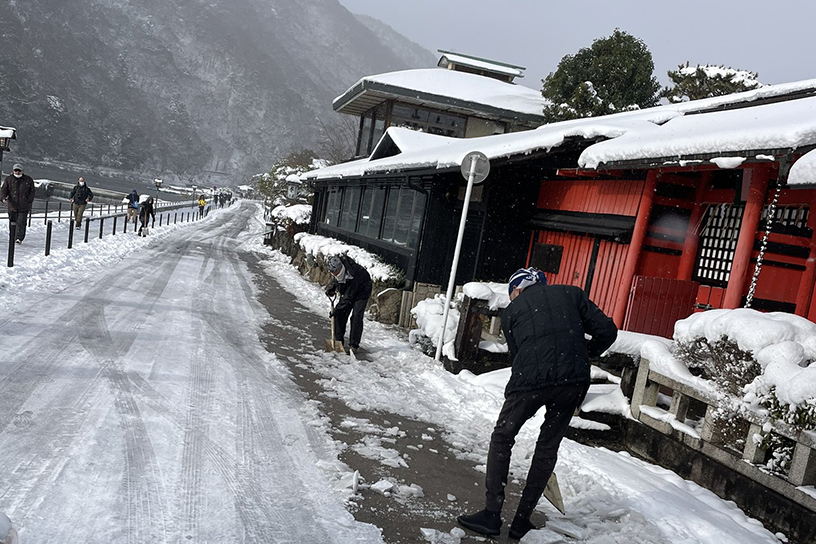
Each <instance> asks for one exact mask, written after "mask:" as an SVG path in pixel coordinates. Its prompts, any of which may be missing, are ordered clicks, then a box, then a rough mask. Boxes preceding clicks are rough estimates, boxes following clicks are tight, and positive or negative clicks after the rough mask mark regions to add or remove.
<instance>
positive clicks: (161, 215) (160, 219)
mask: <svg viewBox="0 0 816 544" xmlns="http://www.w3.org/2000/svg"><path fill="white" fill-rule="evenodd" d="M162 217H164V214H160V215H159V226H160V227H161V223H162Z"/></svg>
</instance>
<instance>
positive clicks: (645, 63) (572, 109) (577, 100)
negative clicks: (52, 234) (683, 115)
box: [541, 29, 660, 122]
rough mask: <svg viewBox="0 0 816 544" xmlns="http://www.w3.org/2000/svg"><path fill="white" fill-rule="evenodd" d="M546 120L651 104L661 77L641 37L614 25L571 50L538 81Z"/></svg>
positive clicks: (550, 120)
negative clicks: (607, 32) (588, 43)
mask: <svg viewBox="0 0 816 544" xmlns="http://www.w3.org/2000/svg"><path fill="white" fill-rule="evenodd" d="M542 83H543V87H542V89H541V95H542V96H543V97H544V98H546V99H548V100H549V101H550V102H551V104H549V105H548V106H546V107H545V108H544V115H545V117H546V118H547V121H548V122H554V121H563V120H566V119H576V118H579V117H593V116H596V115H605V114H609V113H615V112H619V111H626V110H632V109H640V108H646V107H651V106H655V105H657V103H658V100H659V99H660V96H659V94H658V93H659V91H660V83H658V81H657V79H656V78H655V77H654V62H653V61H652V54H651V53H650V52H649V48H648V47H646V44H645V43H643V41H642V40H640V39H638V38H636V37H634V36H632V35H631V34H628V33H627V32H624V31H622V30H620V29H615V31H614V32H613V33H612V35H611V36H609V37H607V38H599V39H597V40H595V41H594V42H592V45H591V46H590V47H588V48H583V49H580V50H579V51H578V53H576V54H575V55H566V56H565V57H564V58H562V59H561V62H559V63H558V68H557V69H556V70H555V72H551V73H550V74H549V75H548V76H547V78H546V79H544V80H543V81H542Z"/></svg>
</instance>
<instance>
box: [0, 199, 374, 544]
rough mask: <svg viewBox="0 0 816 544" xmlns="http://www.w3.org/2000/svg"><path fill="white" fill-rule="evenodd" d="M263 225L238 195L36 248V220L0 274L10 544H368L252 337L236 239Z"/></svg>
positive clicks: (303, 405) (255, 314)
mask: <svg viewBox="0 0 816 544" xmlns="http://www.w3.org/2000/svg"><path fill="white" fill-rule="evenodd" d="M157 224H158V222H157ZM57 228H58V229H59V230H60V234H61V235H64V234H65V229H67V228H68V227H67V225H64V224H63V225H62V226H60V227H57ZM263 229H264V223H263V221H262V212H261V210H260V207H259V206H258V205H256V204H252V203H238V204H236V205H235V206H233V207H231V208H225V209H223V210H217V211H214V212H212V213H210V214H209V216H208V217H206V218H205V219H203V220H202V221H199V222H195V223H184V224H181V223H179V224H176V225H171V226H165V227H162V228H159V227H156V228H155V229H153V230H151V235H150V236H149V237H147V238H139V237H137V236H135V235H134V234H133V233H128V234H124V235H123V234H121V233H120V234H117V235H116V236H105V237H104V238H103V239H102V240H97V239H95V238H94V239H92V240H91V241H89V243H88V244H83V243H81V242H80V243H78V244H77V245H76V246H75V248H74V249H72V250H68V249H66V248H64V247H63V246H62V245H60V246H59V247H57V246H55V248H54V251H53V253H52V255H51V256H50V257H47V258H46V257H43V256H42V242H43V238H42V236H43V235H42V232H43V229H42V227H37V226H35V225H32V229H31V232H30V235H28V236H27V237H26V239H25V242H24V243H23V244H22V245H21V246H17V249H18V250H19V251H18V253H17V259H16V262H17V264H16V265H15V267H14V268H13V269H5V268H4V269H2V272H0V276H1V277H2V285H0V304H1V305H2V306H0V307H2V308H3V309H4V310H6V311H5V313H4V315H5V316H6V317H5V318H3V319H2V324H3V329H4V334H3V336H2V337H0V346H2V348H3V353H4V355H3V358H2V360H0V512H3V513H4V514H6V515H8V517H9V518H10V519H11V520H12V522H13V523H14V526H15V527H16V529H17V531H18V533H19V536H20V541H21V542H32V543H33V542H36V543H37V544H41V543H54V544H56V543H63V542H82V543H86V544H91V543H94V544H95V543H98V544H109V543H111V542H117V543H118V542H243V541H246V542H321V543H327V544H328V543H335V544H346V543H348V542H359V543H364V542H368V543H371V544H374V543H379V542H382V538H381V535H380V530H379V529H377V528H376V527H374V526H372V525H369V524H365V523H360V522H357V521H355V520H354V518H353V517H352V515H351V514H350V513H349V512H348V510H347V509H346V508H345V505H344V503H343V495H341V494H338V493H334V492H333V491H332V488H331V483H332V479H331V478H329V477H328V475H329V474H330V473H331V472H332V471H338V470H341V469H343V466H342V464H341V463H339V462H338V461H337V451H338V450H337V449H336V444H335V443H334V442H333V441H332V440H331V439H330V437H329V436H328V435H327V434H326V433H325V432H324V430H323V429H322V426H323V425H324V423H323V422H322V418H321V415H320V414H319V412H318V409H317V406H316V404H315V403H312V402H308V401H305V400H304V398H303V396H302V394H301V392H300V390H299V389H298V388H297V386H296V385H295V384H294V383H293V382H292V381H291V379H290V377H291V374H290V372H289V370H288V367H287V365H286V364H285V363H283V362H281V361H279V360H278V359H277V358H276V357H275V356H274V354H272V353H269V352H268V351H267V350H265V349H264V347H263V345H262V344H261V341H260V338H259V337H260V334H261V326H262V325H263V324H264V323H266V322H267V321H268V320H269V319H270V316H269V315H268V314H267V313H266V312H265V310H264V309H263V307H262V306H261V305H260V304H259V303H258V301H257V296H258V292H257V289H256V288H255V287H254V285H253V284H252V278H253V276H252V274H251V273H250V272H249V269H248V266H247V265H246V264H245V263H243V262H242V261H241V259H240V258H238V255H237V251H239V250H246V249H247V246H252V247H255V246H256V245H260V243H261V240H262V238H263ZM2 246H5V244H4V243H3V242H2V238H0V247H2ZM4 249H5V248H4ZM250 251H251V249H250ZM225 310H228V311H225Z"/></svg>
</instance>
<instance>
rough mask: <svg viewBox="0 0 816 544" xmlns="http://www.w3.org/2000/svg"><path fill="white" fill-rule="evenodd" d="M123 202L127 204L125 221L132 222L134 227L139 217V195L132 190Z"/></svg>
mask: <svg viewBox="0 0 816 544" xmlns="http://www.w3.org/2000/svg"><path fill="white" fill-rule="evenodd" d="M123 202H124V203H125V204H127V221H128V222H130V221H133V225H134V226H136V218H137V217H138V216H139V193H137V192H136V189H133V190H132V191H131V192H130V194H129V195H128V196H126V197H125V198H124V201H123Z"/></svg>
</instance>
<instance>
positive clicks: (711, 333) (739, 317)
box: [641, 308, 816, 410]
mask: <svg viewBox="0 0 816 544" xmlns="http://www.w3.org/2000/svg"><path fill="white" fill-rule="evenodd" d="M723 338H726V339H728V340H731V341H733V342H734V343H736V345H737V347H738V348H739V349H740V350H743V351H746V352H748V353H749V354H751V355H752V356H753V358H754V359H755V360H756V362H757V363H759V366H760V367H761V368H762V373H761V374H760V375H759V376H758V377H756V378H755V379H754V380H753V382H751V383H750V384H748V385H747V386H746V387H745V388H744V396H743V399H742V400H743V401H744V403H745V405H746V406H747V407H749V408H751V409H754V410H757V409H763V407H762V406H760V403H761V402H765V401H767V400H768V395H769V394H770V392H771V391H772V390H775V394H776V398H777V399H778V401H779V402H780V403H782V404H786V405H789V406H790V409H791V410H793V409H794V408H795V407H800V408H801V407H803V408H806V409H807V408H808V407H810V406H816V364H814V361H816V324H814V323H812V322H810V321H808V320H807V319H805V318H803V317H799V316H796V315H792V314H787V313H781V312H771V313H761V312H758V311H756V310H751V309H748V308H738V309H734V310H709V311H707V312H700V313H696V314H693V315H691V316H690V317H688V318H686V319H682V320H680V321H678V322H677V323H676V324H675V328H674V341H675V342H676V343H683V344H687V345H688V344H692V343H693V342H695V341H697V340H701V339H704V340H705V341H707V342H708V343H710V344H714V343H715V342H718V341H719V340H721V339H723ZM641 355H642V356H643V357H645V358H646V359H648V360H649V363H650V366H651V368H652V369H654V370H655V371H657V372H659V373H660V374H663V375H665V376H668V377H671V378H673V379H675V380H677V381H679V382H682V383H686V384H688V385H690V386H692V387H694V388H696V389H698V390H700V391H703V392H708V393H715V392H716V390H715V387H714V384H713V383H712V382H710V381H708V380H705V379H703V378H700V377H696V376H693V375H692V374H691V373H690V372H689V370H688V368H686V366H685V365H684V364H683V363H682V362H681V361H679V360H678V359H677V358H676V357H674V355H673V354H672V351H671V348H670V347H669V346H667V345H666V344H665V343H660V342H656V341H648V342H645V343H644V344H643V345H642V347H641Z"/></svg>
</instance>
